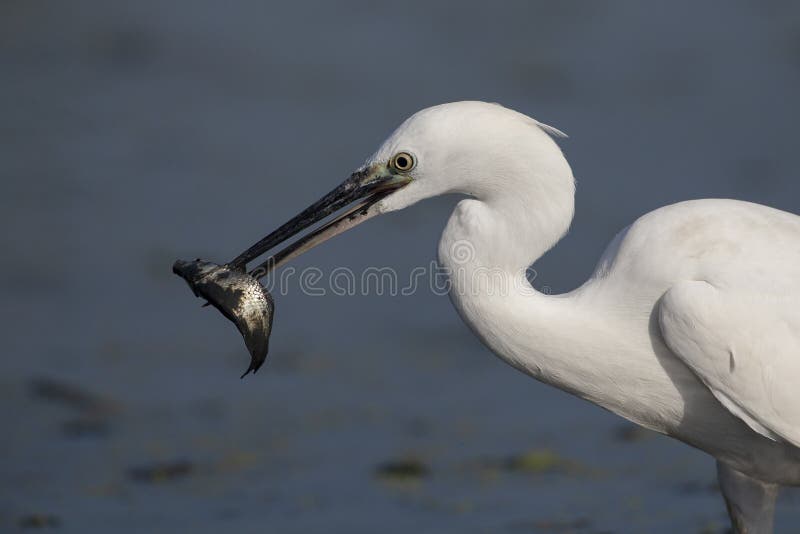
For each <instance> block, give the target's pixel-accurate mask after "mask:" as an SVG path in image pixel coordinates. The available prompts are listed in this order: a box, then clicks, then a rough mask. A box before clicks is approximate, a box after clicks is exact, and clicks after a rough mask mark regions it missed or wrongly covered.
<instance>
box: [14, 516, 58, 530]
mask: <svg viewBox="0 0 800 534" xmlns="http://www.w3.org/2000/svg"><path fill="white" fill-rule="evenodd" d="M17 524H18V525H19V527H20V528H58V527H60V526H61V519H59V518H58V516H55V515H53V514H28V515H24V516H22V517H20V518H19V520H18V521H17Z"/></svg>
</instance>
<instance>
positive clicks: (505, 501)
mask: <svg viewBox="0 0 800 534" xmlns="http://www.w3.org/2000/svg"><path fill="white" fill-rule="evenodd" d="M0 67H2V69H0V174H1V175H2V181H1V182H0V183H1V184H2V185H0V222H1V223H2V227H3V231H2V233H0V247H2V251H3V254H4V257H3V259H4V261H2V262H0V294H1V295H2V299H1V300H0V336H2V341H3V343H2V347H3V357H2V359H0V397H2V401H0V425H2V426H1V428H2V430H3V437H2V438H0V530H2V531H9V532H13V531H17V530H28V529H37V528H39V529H45V530H48V529H49V530H54V531H59V532H122V533H128V532H198V533H206V532H208V533H211V532H220V531H231V532H264V531H271V532H282V533H293V532H296V533H301V532H302V533H306V532H347V533H358V532H364V533H370V532H376V531H379V532H382V533H385V534H389V533H406V532H420V533H424V532H430V533H439V532H476V533H480V532H501V533H502V532H508V533H516V532H579V533H590V532H591V533H600V532H617V533H628V532H637V533H638V532H648V533H665V534H666V533H673V532H698V533H699V532H705V533H716V532H724V531H725V529H726V528H727V523H726V521H727V519H726V513H725V509H724V505H723V503H722V499H721V497H720V496H719V493H718V491H717V490H716V488H715V482H714V480H715V472H714V466H713V462H712V460H711V459H710V458H709V457H707V456H705V455H704V454H702V453H700V452H698V451H695V450H693V449H691V448H689V447H688V446H685V445H683V444H681V443H678V442H675V441H672V440H669V439H668V438H665V437H661V436H656V435H652V434H649V433H647V432H637V431H636V430H635V429H633V428H632V427H630V426H628V425H626V423H625V422H624V421H622V420H621V419H619V418H617V417H616V416H614V415H612V414H609V413H607V412H605V411H603V410H601V409H599V408H596V407H594V406H592V405H589V404H587V403H585V402H583V401H581V400H578V399H576V398H573V397H570V396H569V395H566V394H564V393H562V392H559V391H556V390H554V389H552V388H550V387H547V386H545V385H542V384H539V383H537V382H535V381H533V380H531V379H530V378H528V377H526V376H523V375H522V374H520V373H518V372H517V371H515V370H513V369H511V368H510V367H508V366H506V365H505V364H503V363H502V362H501V361H500V360H498V359H497V358H495V357H494V356H492V355H491V354H490V353H489V352H488V351H487V350H486V349H484V348H483V347H482V346H481V345H480V343H479V342H478V341H477V340H476V339H474V338H473V336H472V335H471V334H470V332H469V331H468V330H467V329H466V327H465V326H464V325H462V324H461V322H460V320H459V318H458V317H457V315H456V313H455V312H454V311H453V310H452V308H451V306H450V303H449V301H448V299H447V297H445V296H442V295H440V294H438V292H436V291H433V290H431V289H430V288H428V287H427V286H423V287H419V288H418V289H417V290H416V291H413V292H410V293H411V294H408V295H400V294H398V295H391V294H383V295H380V294H377V292H375V291H373V292H368V294H366V295H347V294H344V295H342V294H334V293H333V292H331V291H327V292H326V293H327V294H326V295H324V296H320V295H316V294H313V293H314V292H310V291H302V290H300V284H299V282H298V281H297V279H296V278H295V279H293V281H292V282H291V283H289V284H288V290H287V291H286V292H284V293H285V294H280V293H276V294H275V299H276V317H275V323H274V329H273V335H272V340H271V353H270V355H269V357H268V360H267V363H266V364H265V366H264V367H263V368H262V369H261V370H260V371H259V373H258V374H257V375H254V376H249V377H247V378H246V379H244V380H240V379H239V375H240V374H241V372H242V371H243V370H244V369H245V368H246V365H247V361H248V355H247V352H246V350H245V348H244V345H243V344H242V341H241V339H240V337H239V335H238V333H237V332H236V330H235V328H233V326H232V325H231V324H230V323H228V322H227V321H225V320H223V319H222V318H221V317H220V316H219V315H218V314H217V312H216V311H214V310H212V309H210V308H204V309H201V308H200V301H198V300H196V299H194V298H193V297H192V296H191V294H190V292H189V291H188V289H187V287H186V285H185V284H184V283H183V281H181V280H180V279H178V278H177V277H175V276H174V275H172V274H171V272H170V266H171V264H172V261H173V260H174V259H176V258H194V257H203V258H208V259H212V260H215V261H225V260H227V259H230V258H232V257H233V256H234V255H235V254H237V253H238V252H240V251H241V250H243V249H244V248H245V247H247V246H248V245H250V244H251V243H252V242H254V241H255V240H257V239H259V238H260V237H262V236H263V235H264V234H265V232H267V231H269V230H271V229H273V228H274V227H276V226H277V225H278V224H280V223H282V222H283V221H284V220H286V219H288V218H289V217H290V216H292V215H294V214H295V213H296V212H297V211H298V210H300V209H302V208H303V207H305V206H306V205H307V204H309V203H310V202H311V201H313V200H316V199H317V198H318V197H319V196H320V195H322V194H323V193H324V192H326V191H328V190H329V189H330V188H331V187H333V186H334V185H336V184H337V183H339V182H340V181H341V180H343V179H344V178H345V177H347V176H348V175H349V173H350V171H351V170H353V169H354V168H356V167H358V166H359V165H360V164H361V162H363V160H364V159H365V158H366V157H368V156H369V154H371V152H372V151H373V150H374V149H375V148H376V147H377V145H378V143H379V142H380V141H381V140H382V139H383V137H384V136H385V135H387V134H388V133H389V132H390V131H391V130H392V129H393V128H394V127H395V126H396V125H397V124H398V123H399V122H400V121H401V120H403V119H404V118H405V117H406V116H408V115H409V114H411V113H413V112H414V111H416V110H417V109H420V108H422V107H425V106H429V105H433V104H437V103H441V102H446V101H453V100H464V99H480V100H488V101H497V102H500V103H503V104H504V105H506V106H508V107H512V108H514V109H518V110H519V111H522V112H524V113H527V114H530V115H532V116H534V117H536V118H537V119H539V120H541V121H543V122H546V123H550V124H553V125H555V126H556V127H558V128H560V129H562V130H564V131H565V132H567V133H568V134H569V135H570V138H569V139H565V140H562V141H559V143H560V145H561V146H562V148H563V150H564V151H565V153H566V155H567V158H568V159H569V161H570V162H571V164H572V166H573V169H574V173H575V176H576V177H577V181H578V193H577V216H576V218H575V222H574V225H573V227H572V230H571V232H570V233H569V235H568V236H567V237H566V238H565V239H564V240H563V241H562V242H561V243H560V244H559V245H558V246H557V247H556V248H555V249H554V250H552V251H551V252H550V253H548V254H547V255H546V256H545V257H544V258H543V259H542V260H541V261H540V262H538V263H537V264H536V266H535V276H533V278H534V280H533V283H534V285H535V286H536V287H537V288H539V289H541V290H543V291H552V292H561V291H566V290H569V289H571V288H573V287H576V286H577V285H579V284H580V283H581V282H582V281H583V280H584V279H585V277H586V276H587V275H588V274H589V273H590V272H591V270H592V267H593V265H594V262H595V261H596V259H597V258H598V257H599V254H600V253H601V251H602V249H603V247H604V246H605V244H606V243H607V242H608V241H609V240H610V239H611V238H612V237H613V235H614V233H615V232H616V231H618V230H619V229H620V228H622V227H623V226H625V225H627V224H629V223H630V222H631V221H632V220H634V219H635V218H636V217H637V216H639V215H641V214H643V213H645V212H647V211H649V210H651V209H654V208H656V207H658V206H660V205H663V204H667V203H671V202H676V201H679V200H683V199H690V198H702V197H732V198H741V199H746V200H752V201H756V202H762V203H766V204H769V205H771V206H775V207H777V208H781V209H785V210H788V211H792V212H800V181H798V180H797V178H798V171H797V169H798V164H797V150H798V138H797V124H798V119H800V113H799V112H800V98H798V93H800V91H798V88H799V87H800V5H798V4H797V3H796V2H790V1H778V0H769V1H761V2H745V1H738V0H737V1H731V2H727V1H725V2H723V1H709V2H688V1H676V2H668V3H667V2H662V3H654V2H577V1H561V2H522V1H520V2H495V3H490V2H478V1H473V0H469V1H462V2H421V1H413V2H366V1H348V2H293V3H289V2H286V3H270V2H255V1H236V2H225V3H223V2H210V1H207V0H201V1H194V2H190V1H187V0H177V1H173V2H157V1H155V0H140V1H138V2H102V1H99V0H82V1H80V2H31V1H23V0H8V1H6V2H3V3H2V5H0ZM222 184H224V187H223V186H222ZM454 202H455V199H452V198H444V199H436V200H431V201H428V202H425V203H422V204H420V205H419V206H415V207H414V208H412V209H409V210H407V211H406V212H403V213H398V214H393V215H391V216H387V217H383V218H380V219H376V220H373V221H370V222H369V223H367V224H365V225H363V226H361V227H359V228H358V229H356V230H354V231H352V232H349V233H348V234H347V235H344V236H340V237H337V238H336V239H335V240H334V241H331V242H330V243H326V244H325V245H324V246H321V247H319V248H318V249H315V250H314V251H312V252H310V253H308V254H307V255H305V256H303V257H302V258H300V259H298V260H296V261H295V262H293V267H294V268H296V269H297V273H298V274H297V276H298V277H299V276H300V273H301V272H302V271H303V270H304V269H307V268H317V269H319V270H320V272H322V273H331V272H332V270H333V269H335V268H337V267H346V268H348V269H351V270H352V271H353V272H355V273H361V272H364V270H365V269H367V268H370V267H373V268H374V267H392V268H394V269H396V271H397V272H398V273H400V276H401V279H405V277H407V276H408V274H409V273H411V272H412V271H413V269H414V268H415V267H419V266H423V267H425V266H429V265H430V261H431V260H432V259H433V258H434V253H435V249H436V242H437V239H438V235H439V232H440V231H441V228H442V227H443V225H444V222H445V220H446V218H447V216H448V213H449V210H450V209H451V207H452V206H453V204H454ZM306 272H307V271H306ZM320 287H323V288H324V284H320ZM798 524H800V494H798V492H797V491H785V492H784V493H783V495H782V498H781V500H780V503H779V508H778V517H777V525H778V532H795V531H796V530H797V528H798V527H797V525H798Z"/></svg>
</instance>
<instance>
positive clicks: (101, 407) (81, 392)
mask: <svg viewBox="0 0 800 534" xmlns="http://www.w3.org/2000/svg"><path fill="white" fill-rule="evenodd" d="M29 386H30V391H31V395H33V397H35V398H38V399H42V400H46V401H50V402H55V403H58V404H63V405H65V406H68V407H70V408H72V409H75V410H78V411H81V412H83V413H86V414H92V415H96V416H100V415H110V414H113V413H116V412H118V411H119V405H118V404H117V403H116V402H114V401H112V400H110V399H108V398H105V397H102V396H100V395H96V394H94V393H91V392H89V391H87V390H86V389H84V388H82V387H80V386H76V385H73V384H68V383H66V382H61V381H59V380H55V379H52V378H34V379H32V380H31V381H30V383H29Z"/></svg>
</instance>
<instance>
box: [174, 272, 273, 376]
mask: <svg viewBox="0 0 800 534" xmlns="http://www.w3.org/2000/svg"><path fill="white" fill-rule="evenodd" d="M172 272H174V273H175V274H177V275H178V276H180V277H181V278H183V279H184V280H186V282H187V283H188V284H189V287H190V288H192V291H193V292H194V294H195V296H197V297H202V298H204V299H206V300H207V301H208V303H209V304H211V305H212V306H214V307H215V308H216V309H218V310H219V311H221V312H222V315H224V316H225V317H227V318H228V319H229V320H231V321H232V322H233V324H235V325H236V328H238V329H239V332H240V333H241V334H242V337H244V343H245V345H246V346H247V350H248V351H249V352H250V367H248V368H247V371H245V372H244V374H243V375H242V377H244V376H245V375H247V374H248V373H250V372H254V373H255V372H256V371H258V368H259V367H261V364H263V363H264V360H265V359H266V357H267V351H268V350H269V335H270V332H271V331H272V317H273V315H274V311H275V305H274V303H273V301H272V295H270V294H269V292H267V290H266V289H264V287H263V286H262V285H261V284H260V283H259V282H258V280H256V279H255V278H253V277H252V276H250V275H249V274H247V273H245V272H243V271H241V270H238V269H233V268H231V267H228V266H227V265H217V264H216V263H211V262H208V261H203V260H199V259H198V260H195V261H181V260H178V261H176V262H175V264H174V265H173V266H172Z"/></svg>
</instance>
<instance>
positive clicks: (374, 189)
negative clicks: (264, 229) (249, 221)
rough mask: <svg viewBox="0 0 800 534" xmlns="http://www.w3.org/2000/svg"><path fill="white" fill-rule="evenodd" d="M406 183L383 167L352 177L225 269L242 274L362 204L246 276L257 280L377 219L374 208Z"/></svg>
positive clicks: (404, 179)
mask: <svg viewBox="0 0 800 534" xmlns="http://www.w3.org/2000/svg"><path fill="white" fill-rule="evenodd" d="M410 181H411V178H409V177H408V176H405V175H402V174H396V173H394V172H393V171H391V170H390V169H389V168H388V167H387V166H385V165H375V166H372V167H369V168H367V169H364V170H362V171H358V172H356V173H353V175H352V176H350V178H348V179H347V180H345V181H344V182H342V184H340V185H339V186H338V187H336V188H335V189H334V190H333V191H331V192H330V193H328V194H327V195H325V196H323V197H322V198H321V199H319V200H318V201H317V202H315V203H313V204H312V205H311V206H309V207H307V208H306V209H304V210H303V211H302V212H300V213H299V214H298V215H296V216H295V217H293V218H292V219H291V220H289V221H287V222H286V223H284V224H283V225H281V226H280V227H279V228H278V229H276V230H275V231H273V232H272V233H270V234H269V235H267V236H266V237H264V238H263V239H261V240H260V241H259V242H258V243H256V244H254V245H253V246H251V247H250V248H248V249H247V250H245V251H244V252H242V253H241V254H239V256H237V257H236V258H235V259H234V260H233V261H231V262H230V263H228V266H229V267H230V268H231V269H233V270H238V271H243V270H244V268H245V265H246V264H247V263H248V262H250V261H252V260H253V259H255V258H257V257H259V256H261V255H262V254H264V253H265V252H267V251H268V250H270V249H272V248H274V247H276V246H277V245H279V244H281V243H283V242H284V241H286V240H288V239H290V238H291V237H293V236H295V235H297V234H298V233H300V232H302V231H303V230H305V229H307V228H309V227H311V226H313V225H314V224H316V223H317V222H319V221H321V220H322V219H324V218H326V217H328V216H329V215H331V214H333V213H335V212H337V211H339V210H341V209H343V208H345V207H347V206H349V205H350V204H353V203H354V202H356V201H359V200H362V202H361V203H359V204H357V205H356V206H355V207H352V208H351V209H349V210H347V211H345V212H344V213H343V214H341V215H340V216H338V217H337V218H335V219H333V220H332V221H330V222H328V223H326V224H324V225H323V226H321V227H320V228H318V229H316V230H314V231H313V232H311V233H309V234H307V235H305V236H304V237H302V238H300V239H298V240H297V241H295V242H294V243H292V244H291V245H289V246H288V247H286V248H284V249H283V250H281V251H279V252H277V253H276V254H274V255H273V256H271V257H270V258H268V259H267V260H266V261H265V262H264V263H262V264H261V265H259V266H258V267H256V268H255V269H253V270H252V271H251V272H250V274H251V275H252V276H253V277H255V278H261V277H263V276H265V275H267V274H268V273H269V272H270V271H271V270H272V269H274V268H275V267H278V266H280V265H282V264H283V263H285V262H287V261H289V260H290V259H292V258H296V257H297V256H299V255H301V254H302V253H304V252H306V251H308V250H311V249H312V248H314V247H315V246H317V245H319V244H320V243H323V242H324V241H327V240H328V239H330V238H331V237H334V236H336V235H339V234H341V233H342V232H344V231H346V230H348V229H350V228H353V227H354V226H357V225H358V224H360V223H362V222H364V221H366V220H367V219H370V218H372V217H374V216H375V215H377V210H376V209H375V204H376V203H377V202H378V201H379V200H381V199H382V198H384V197H386V196H387V195H389V194H391V193H392V191H395V190H397V189H399V188H401V187H403V186H405V185H407V184H408V183H409V182H410Z"/></svg>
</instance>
